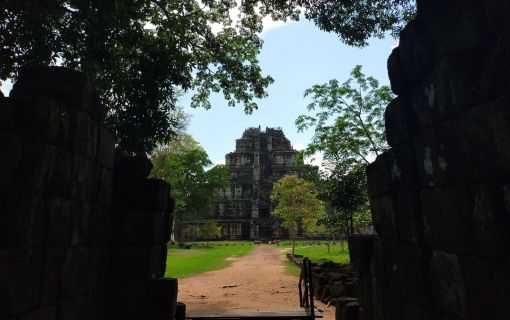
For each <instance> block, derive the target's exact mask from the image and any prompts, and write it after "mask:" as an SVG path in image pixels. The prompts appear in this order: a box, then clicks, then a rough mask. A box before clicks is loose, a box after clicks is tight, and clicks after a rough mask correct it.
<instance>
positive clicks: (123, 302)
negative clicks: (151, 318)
mask: <svg viewBox="0 0 510 320" xmlns="http://www.w3.org/2000/svg"><path fill="white" fill-rule="evenodd" d="M148 291H149V289H148V287H147V286H139V287H136V286H129V287H126V286H124V287H115V288H113V290H112V296H111V303H110V308H111V310H110V312H111V317H110V319H123V320H139V319H148V318H146V317H145V315H146V308H147V300H148ZM169 319H171V318H169Z"/></svg>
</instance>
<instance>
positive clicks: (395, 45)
mask: <svg viewBox="0 0 510 320" xmlns="http://www.w3.org/2000/svg"><path fill="white" fill-rule="evenodd" d="M399 44H400V42H399V41H398V40H397V42H395V43H394V44H393V45H392V46H391V50H393V49H395V48H396V47H398V45H399Z"/></svg>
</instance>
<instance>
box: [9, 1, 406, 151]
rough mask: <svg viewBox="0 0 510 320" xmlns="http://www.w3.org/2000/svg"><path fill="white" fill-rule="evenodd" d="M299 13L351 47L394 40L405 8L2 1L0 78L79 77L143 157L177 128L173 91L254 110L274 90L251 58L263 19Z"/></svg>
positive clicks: (124, 142) (397, 4)
mask: <svg viewBox="0 0 510 320" xmlns="http://www.w3.org/2000/svg"><path fill="white" fill-rule="evenodd" d="M300 11H303V12H304V15H305V17H306V18H308V19H310V20H313V21H315V23H316V24H317V25H318V26H319V27H320V28H321V29H323V30H326V31H332V32H335V33H337V34H338V36H339V37H340V39H341V40H342V41H344V42H345V43H347V44H349V45H355V46H364V45H366V44H367V39H369V38H370V37H372V36H379V37H380V36H382V35H384V34H385V32H387V31H392V32H393V34H396V32H398V30H399V29H400V28H401V27H402V25H403V23H404V22H406V21H408V20H409V19H410V18H411V17H412V16H413V14H414V11H415V5H414V1H413V0H381V1H373V0H362V1H351V0H338V1H323V0H288V1H282V0H245V1H236V0H201V1H199V0H172V1H165V0H112V1H102V0H6V1H3V2H2V9H1V10H0V40H1V43H2V48H1V49H0V61H2V64H0V79H2V80H5V79H7V78H13V79H15V78H16V76H17V74H18V72H19V69H20V68H21V67H23V66H26V65H55V64H61V65H63V66H68V67H71V68H74V69H77V70H81V71H84V72H85V73H87V74H88V76H89V77H90V79H91V80H92V81H93V83H94V85H95V86H96V88H97V90H98V92H99V94H100V96H101V98H102V101H103V103H104V104H105V106H106V107H107V108H108V109H109V113H108V117H107V125H108V127H109V129H110V130H111V131H112V132H113V133H114V134H115V135H116V136H117V137H118V138H119V139H120V142H119V146H120V147H121V148H122V149H123V150H124V151H127V152H130V153H143V152H146V153H150V152H151V151H152V150H153V149H154V148H155V147H156V146H157V144H158V143H159V142H167V141H168V140H169V139H170V138H171V136H172V133H173V132H174V127H175V126H177V125H178V122H179V119H178V118H175V117H173V115H172V113H171V110H173V109H174V107H175V100H176V91H178V90H181V89H182V90H184V91H188V90H194V93H195V94H194V96H193V98H192V106H194V107H197V106H201V107H205V108H210V103H209V101H208V98H209V95H210V93H211V92H218V93H219V92H222V93H223V96H224V97H225V99H226V100H227V103H228V105H229V106H234V105H235V104H242V105H244V109H245V111H246V112H247V113H251V112H252V110H254V109H256V108H257V104H256V103H255V102H254V101H255V99H260V98H264V97H265V96H266V95H267V91H266V88H267V87H268V85H269V84H271V83H272V82H273V79H272V78H271V77H270V76H264V75H263V74H262V71H261V68H260V66H259V61H258V58H257V55H258V53H259V51H260V49H261V47H262V40H261V39H260V37H259V33H260V32H261V31H262V19H263V18H264V17H265V16H271V17H272V18H273V19H275V20H285V19H288V18H290V19H298V17H299V14H300Z"/></svg>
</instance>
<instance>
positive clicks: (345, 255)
mask: <svg viewBox="0 0 510 320" xmlns="http://www.w3.org/2000/svg"><path fill="white" fill-rule="evenodd" d="M319 243H320V244H319ZM277 247H280V248H281V247H284V248H292V242H290V241H285V242H280V244H279V245H277ZM289 253H290V251H289ZM295 254H300V255H303V256H306V257H308V258H310V259H311V260H312V261H313V262H320V261H326V260H329V261H333V262H340V263H347V262H349V249H348V248H347V242H344V249H343V251H342V248H341V246H340V243H338V242H337V243H336V245H333V243H332V242H331V243H330V247H329V252H328V247H327V246H326V242H324V241H322V242H317V241H313V242H310V241H298V242H297V243H296V250H295Z"/></svg>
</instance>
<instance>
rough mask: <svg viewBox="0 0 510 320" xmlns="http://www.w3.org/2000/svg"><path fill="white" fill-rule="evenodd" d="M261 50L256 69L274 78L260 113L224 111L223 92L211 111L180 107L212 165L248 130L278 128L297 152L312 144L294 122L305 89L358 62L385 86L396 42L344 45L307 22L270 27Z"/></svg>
mask: <svg viewBox="0 0 510 320" xmlns="http://www.w3.org/2000/svg"><path fill="white" fill-rule="evenodd" d="M262 39H263V40H264V47H263V49H262V51H261V54H260V65H261V67H262V70H263V72H264V74H270V75H271V76H272V77H273V78H274V79H275V83H273V84H272V85H271V86H270V87H269V96H268V97H267V98H265V99H263V100H259V101H258V105H259V109H258V110H255V111H254V112H253V113H252V114H251V115H245V114H244V110H243V107H242V106H237V107H235V108H231V107H228V106H227V104H226V103H225V101H224V100H223V99H222V97H221V94H218V95H215V96H213V97H212V99H211V104H212V108H211V109H210V110H204V109H192V108H190V107H189V102H190V96H189V95H187V96H184V97H183V99H181V104H182V105H183V106H184V107H185V110H186V112H188V113H190V114H191V120H190V124H189V126H188V132H189V133H190V134H191V135H192V136H193V137H194V138H195V140H197V141H198V142H199V143H200V144H201V145H202V146H203V147H204V149H205V150H206V151H207V153H208V154H209V156H210V158H211V160H212V161H213V162H214V163H223V162H224V156H225V154H226V153H228V152H232V151H234V149H235V139H238V138H240V137H241V135H242V133H243V131H244V129H245V128H247V127H258V126H259V125H260V126H261V127H262V128H263V129H264V128H265V127H282V129H283V131H284V133H285V135H286V136H287V138H288V139H289V140H290V141H291V142H292V143H293V145H294V146H295V147H297V148H302V147H303V146H306V144H307V143H308V142H309V141H310V139H311V137H312V135H313V131H312V130H309V131H308V132H302V133H298V132H297V129H296V126H295V125H294V121H295V119H296V118H297V116H298V115H300V114H303V113H305V112H306V105H307V101H306V100H305V99H304V98H303V93H304V91H305V90H306V89H307V88H309V87H311V86H313V85H314V84H321V83H325V82H327V81H329V80H330V79H334V78H336V79H338V80H340V81H342V82H343V81H344V80H346V79H347V78H348V77H349V73H350V71H351V70H352V68H353V67H354V66H356V65H357V64H360V65H362V66H363V71H364V73H365V74H366V75H372V76H374V77H375V78H376V79H379V80H380V82H381V84H388V76H387V72H386V60H387V57H388V56H389V54H390V53H391V50H392V46H394V45H395V44H396V40H395V39H393V38H391V37H388V38H386V39H383V40H380V39H373V40H372V41H370V45H369V46H368V47H366V48H363V49H357V48H353V47H348V46H346V45H344V44H343V43H342V42H340V40H339V39H338V38H337V36H336V35H335V34H331V33H326V32H323V31H321V30H319V29H318V28H317V27H315V25H314V24H313V23H311V22H308V21H306V20H302V21H299V22H290V23H287V24H285V25H280V26H277V27H273V28H271V29H269V30H267V31H265V32H264V33H263V34H262Z"/></svg>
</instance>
